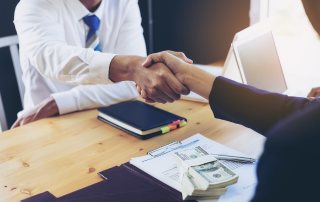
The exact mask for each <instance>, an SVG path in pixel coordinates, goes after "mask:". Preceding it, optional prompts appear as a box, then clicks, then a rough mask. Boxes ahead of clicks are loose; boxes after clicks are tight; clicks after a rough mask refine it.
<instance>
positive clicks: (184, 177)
mask: <svg viewBox="0 0 320 202" xmlns="http://www.w3.org/2000/svg"><path fill="white" fill-rule="evenodd" d="M208 155H210V154H209V153H208V152H207V151H206V150H204V149H203V148H202V147H200V146H198V147H195V148H193V149H188V150H184V151H179V152H175V153H174V154H173V156H174V158H175V160H176V161H177V167H178V170H179V173H180V178H181V179H180V181H181V191H182V197H183V200H212V199H219V198H220V196H221V195H224V194H225V193H226V192H227V190H228V186H229V185H232V184H235V183H237V181H238V178H239V176H238V175H237V174H236V173H234V172H233V171H232V170H230V169H229V168H228V167H227V166H225V165H224V164H223V163H221V162H220V161H218V160H217V159H215V158H214V157H212V156H211V158H209V159H213V160H212V161H210V162H206V163H204V164H200V165H193V166H188V163H189V162H192V163H193V164H194V163H197V162H201V160H202V162H203V159H208V157H205V156H208ZM195 160H196V161H195ZM197 160H200V161H197ZM187 161H189V162H187ZM206 161H208V160H206ZM192 163H191V164H192ZM189 165H190V163H189Z"/></svg>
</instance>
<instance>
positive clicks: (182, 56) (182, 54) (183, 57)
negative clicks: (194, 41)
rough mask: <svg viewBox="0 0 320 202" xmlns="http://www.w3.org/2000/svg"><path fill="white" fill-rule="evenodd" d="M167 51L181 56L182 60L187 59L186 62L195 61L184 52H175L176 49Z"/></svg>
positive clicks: (191, 62)
mask: <svg viewBox="0 0 320 202" xmlns="http://www.w3.org/2000/svg"><path fill="white" fill-rule="evenodd" d="M166 52H168V53H170V54H172V55H174V56H176V57H178V58H180V59H181V60H183V61H185V62H186V63H189V64H193V61H192V60H191V59H190V58H188V57H187V56H186V55H185V54H184V52H175V51H171V50H167V51H166Z"/></svg>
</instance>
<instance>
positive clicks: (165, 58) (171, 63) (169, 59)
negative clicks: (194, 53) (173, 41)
mask: <svg viewBox="0 0 320 202" xmlns="http://www.w3.org/2000/svg"><path fill="white" fill-rule="evenodd" d="M158 62H161V63H163V64H165V65H166V66H167V67H168V68H169V69H170V70H171V71H172V72H173V73H174V74H176V73H178V72H179V71H180V70H181V68H183V67H181V65H183V64H186V63H185V62H184V61H183V60H181V59H180V58H179V57H176V56H174V55H172V54H170V53H169V52H167V51H163V52H160V53H155V54H151V55H149V56H148V58H147V60H146V61H145V62H144V63H143V64H142V66H143V67H149V66H151V65H152V64H153V63H158Z"/></svg>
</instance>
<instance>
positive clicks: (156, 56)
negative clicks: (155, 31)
mask: <svg viewBox="0 0 320 202" xmlns="http://www.w3.org/2000/svg"><path fill="white" fill-rule="evenodd" d="M157 62H161V55H160V53H154V54H151V55H148V57H147V59H146V61H144V62H143V63H142V67H149V66H150V65H152V64H153V63H157Z"/></svg>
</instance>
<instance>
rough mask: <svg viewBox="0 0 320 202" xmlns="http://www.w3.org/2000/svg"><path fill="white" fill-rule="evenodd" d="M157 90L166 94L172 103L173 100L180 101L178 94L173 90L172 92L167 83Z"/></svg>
mask: <svg viewBox="0 0 320 202" xmlns="http://www.w3.org/2000/svg"><path fill="white" fill-rule="evenodd" d="M159 90H161V91H162V92H163V93H164V94H166V95H167V96H169V97H170V98H172V102H174V101H175V100H180V94H178V93H176V92H175V91H174V90H172V89H171V88H170V86H169V85H168V84H167V83H166V85H164V86H162V88H161V89H159ZM168 102H169V101H168Z"/></svg>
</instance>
